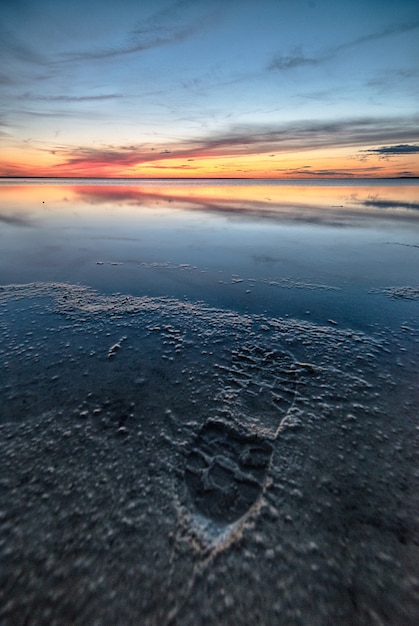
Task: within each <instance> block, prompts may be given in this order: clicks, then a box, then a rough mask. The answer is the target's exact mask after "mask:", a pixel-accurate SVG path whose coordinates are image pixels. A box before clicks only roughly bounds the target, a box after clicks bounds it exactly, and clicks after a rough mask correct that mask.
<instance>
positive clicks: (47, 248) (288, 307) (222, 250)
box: [0, 180, 419, 325]
mask: <svg viewBox="0 0 419 626" xmlns="http://www.w3.org/2000/svg"><path fill="white" fill-rule="evenodd" d="M418 191H419V186H418V184H417V183H414V182H413V181H391V182H389V181H388V182H383V181H371V182H368V184H367V183H366V182H365V181H362V182H360V181H357V182H355V181H348V182H347V181H345V184H343V183H342V182H341V181H322V182H316V183H314V182H310V183H308V182H307V181H304V182H302V183H301V182H298V181H292V182H291V181H289V182H272V181H217V182H215V181H185V180H183V181H167V180H166V181H164V180H160V181H141V182H139V181H69V180H62V181H58V180H57V181H31V182H22V183H16V181H2V182H1V183H0V243H1V247H0V283H1V284H9V283H13V282H18V283H26V282H33V281H52V280H53V281H68V282H78V283H83V284H86V285H89V286H93V287H95V288H97V289H100V290H102V291H105V292H108V293H110V292H115V291H118V292H122V293H127V294H137V295H142V294H148V295H155V296H161V295H163V296H166V295H167V296H171V297H176V298H179V297H181V298H185V297H186V298H190V299H193V300H204V301H206V302H208V303H210V304H212V305H214V306H222V307H229V308H233V309H236V310H237V309H240V310H242V311H243V310H245V311H265V310H269V311H271V312H272V313H273V314H276V315H285V314H292V315H299V316H304V315H307V311H309V314H310V315H312V316H313V315H317V316H318V319H319V320H324V319H326V320H327V319H328V317H338V318H339V320H341V321H342V322H344V323H346V324H348V325H349V324H352V323H359V324H361V325H362V324H363V323H365V321H366V320H367V319H368V320H371V319H376V317H377V316H380V315H383V314H384V313H383V311H382V310H381V309H380V307H381V308H382V306H381V304H380V305H379V304H378V300H377V299H376V300H373V299H371V298H369V299H368V298H367V296H366V294H368V293H369V291H370V290H373V289H375V290H376V291H377V290H380V289H381V290H385V289H387V290H388V289H389V288H392V287H400V286H415V285H416V282H417V266H418V250H419V248H418V233H419V212H418V208H419V202H418V197H419V194H418ZM326 292H327V297H326V295H325V294H326ZM400 306H402V305H400ZM386 310H387V309H386ZM313 311H314V312H313ZM403 314H404V313H403Z"/></svg>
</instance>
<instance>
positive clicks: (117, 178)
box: [0, 175, 419, 182]
mask: <svg viewBox="0 0 419 626" xmlns="http://www.w3.org/2000/svg"><path fill="white" fill-rule="evenodd" d="M0 180H109V181H111V180H126V181H136V180H137V181H142V180H147V181H150V180H173V181H180V180H188V181H194V180H196V181H198V180H208V181H211V180H252V181H281V182H302V181H306V182H311V181H313V182H319V181H334V180H335V181H345V182H348V181H365V182H368V181H377V180H419V176H385V177H374V178H364V177H351V178H349V177H347V178H336V177H330V178H327V177H322V178H255V177H249V178H245V177H242V176H217V177H192V176H191V177H187V176H181V177H180V176H179V177H165V176H159V177H141V178H136V177H115V176H113V177H107V176H106V177H105V176H3V175H0Z"/></svg>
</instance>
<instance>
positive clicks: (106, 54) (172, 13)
mask: <svg viewBox="0 0 419 626" xmlns="http://www.w3.org/2000/svg"><path fill="white" fill-rule="evenodd" d="M216 4H218V2H216ZM196 7H198V8H199V15H198V16H197V17H191V16H188V10H189V9H192V10H193V9H194V8H196ZM214 17H215V12H214V11H213V10H211V11H206V12H205V13H204V14H203V13H202V5H200V4H197V3H196V2H192V0H180V1H176V2H174V3H172V4H171V5H169V6H168V7H166V8H165V9H160V10H158V11H156V12H155V13H154V14H153V15H152V16H150V17H149V18H147V19H145V20H142V21H141V22H139V23H138V25H137V26H136V27H135V28H134V29H133V30H132V31H130V32H129V33H127V35H126V36H125V39H124V41H123V42H122V43H121V44H119V45H114V46H110V47H108V48H99V49H97V50H85V51H81V52H74V53H73V52H71V53H65V54H62V55H61V57H60V58H61V60H63V61H80V60H83V61H85V60H96V61H98V60H106V59H110V58H112V57H120V56H125V55H129V54H134V53H138V52H144V51H146V50H150V49H152V48H158V47H161V46H167V45H172V44H177V43H181V42H183V41H185V40H187V39H189V38H191V37H193V36H195V35H197V34H199V33H200V32H201V31H203V30H205V29H207V28H208V27H209V26H210V24H211V23H212V22H213V20H214Z"/></svg>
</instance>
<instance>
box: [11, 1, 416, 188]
mask: <svg viewBox="0 0 419 626" xmlns="http://www.w3.org/2000/svg"><path fill="white" fill-rule="evenodd" d="M0 58H1V61H2V62H1V64H0V105H1V106H0V175H1V176H54V177H64V176H68V177H106V178H107V177H122V178H124V177H129V178H137V177H138V178H174V177H182V178H185V177H186V178H189V177H193V178H203V177H209V178H228V177H232V178H330V177H332V178H341V177H342V178H356V177H363V178H377V177H378V178H379V177H395V176H396V177H399V176H403V177H404V176H419V106H418V104H419V2H418V1H417V0H352V2H347V1H343V0H342V1H340V0H258V1H257V2H255V1H254V0H117V1H111V0H101V1H98V0H89V1H86V0H83V1H81V0H71V2H69V1H68V0H36V1H35V0H1V2H0Z"/></svg>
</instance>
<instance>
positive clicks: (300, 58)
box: [268, 52, 322, 70]
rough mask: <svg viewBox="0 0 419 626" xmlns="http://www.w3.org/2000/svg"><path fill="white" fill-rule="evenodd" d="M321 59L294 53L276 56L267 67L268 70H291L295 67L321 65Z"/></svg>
mask: <svg viewBox="0 0 419 626" xmlns="http://www.w3.org/2000/svg"><path fill="white" fill-rule="evenodd" d="M321 61H322V59H321V58H317V59H316V58H314V57H307V56H304V55H303V54H302V53H298V52H296V53H294V54H289V55H285V56H276V57H275V58H274V59H273V61H272V62H271V63H270V65H269V66H268V69H270V70H292V69H294V68H296V67H301V66H304V65H306V66H307V65H318V64H319V63H321Z"/></svg>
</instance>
